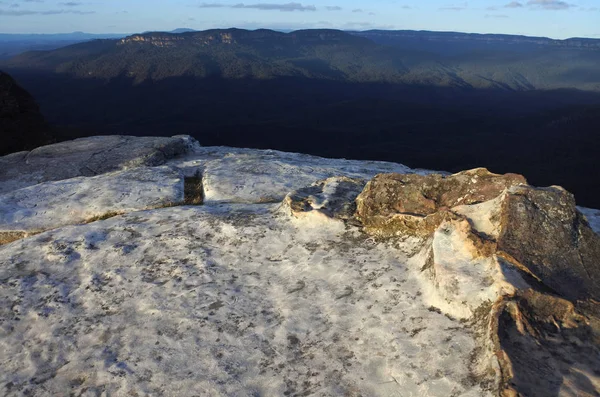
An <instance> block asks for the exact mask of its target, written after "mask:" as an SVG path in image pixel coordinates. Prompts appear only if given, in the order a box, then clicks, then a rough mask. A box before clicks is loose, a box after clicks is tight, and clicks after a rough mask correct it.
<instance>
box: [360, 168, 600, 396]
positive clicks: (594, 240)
mask: <svg viewBox="0 0 600 397" xmlns="http://www.w3.org/2000/svg"><path fill="white" fill-rule="evenodd" d="M356 202H357V211H356V217H357V219H358V220H359V221H360V222H362V223H363V225H364V226H365V231H367V232H368V233H370V234H373V235H375V236H382V237H388V238H389V237H396V238H399V239H406V238H408V237H416V238H418V239H419V240H421V241H422V242H423V245H421V246H420V247H421V249H422V251H421V253H420V254H419V255H416V256H415V258H420V259H418V260H416V262H417V263H420V264H421V266H422V272H423V275H424V276H425V278H426V279H428V280H429V283H431V285H432V286H433V290H432V291H431V292H430V300H431V302H432V305H434V306H436V307H439V308H440V309H441V310H442V311H445V312H446V313H447V314H449V315H453V316H459V317H462V318H464V319H465V320H467V321H473V320H474V319H477V318H479V320H478V321H479V324H480V325H479V327H480V329H482V331H481V346H482V352H483V351H488V352H492V353H493V354H494V355H495V356H496V357H497V360H498V363H499V370H500V372H501V379H502V381H501V384H500V386H499V393H500V395H502V396H511V397H512V396H521V395H523V396H550V395H552V396H555V395H562V394H564V393H565V390H566V391H567V393H571V394H566V395H577V396H580V395H581V396H596V395H598V394H597V393H598V390H599V389H600V383H598V379H597V375H598V374H597V372H594V371H597V368H600V359H598V357H600V356H599V355H598V352H599V351H600V349H599V346H600V326H599V325H600V317H599V316H598V314H599V313H600V305H599V303H598V301H599V300H600V236H599V235H598V234H596V233H595V232H594V230H592V228H591V227H590V225H589V223H588V221H587V220H586V217H585V216H584V215H583V214H582V213H581V212H579V211H578V209H577V207H576V206H575V199H574V197H573V195H571V194H570V193H569V192H567V191H565V190H564V189H562V188H560V187H549V188H535V187H532V186H529V185H527V184H526V181H525V179H524V178H523V177H521V176H518V175H511V174H508V175H504V176H502V175H494V174H491V173H489V172H488V171H486V170H483V169H476V170H471V171H465V172H462V173H459V174H455V175H452V176H449V177H442V176H437V175H427V176H420V175H378V176H376V177H375V178H374V179H373V180H372V181H371V182H369V183H368V184H367V185H366V187H365V189H364V190H363V192H362V193H361V194H360V195H359V196H358V198H357V200H356ZM588 212H589V213H591V211H588ZM419 261H420V262H419ZM468 319H470V320H468ZM594 374H595V375H594Z"/></svg>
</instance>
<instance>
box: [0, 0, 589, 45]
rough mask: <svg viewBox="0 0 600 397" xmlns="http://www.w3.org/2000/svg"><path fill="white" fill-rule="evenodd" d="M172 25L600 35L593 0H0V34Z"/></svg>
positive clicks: (168, 27) (165, 27)
mask: <svg viewBox="0 0 600 397" xmlns="http://www.w3.org/2000/svg"><path fill="white" fill-rule="evenodd" d="M179 27H188V28H193V29H209V28H227V27H240V28H259V27H265V28H273V29H300V28H336V29H355V30H366V29H378V28H379V29H415V30H442V31H448V30H450V31H461V32H475V33H508V34H524V35H535V36H547V37H553V38H567V37H593V38H600V0H570V1H569V0H565V1H562V0H520V1H512V0H478V1H468V2H461V1H459V2H453V1H452V0H449V1H445V0H426V1H417V0H369V1H366V0H290V1H288V0H283V1H279V0H243V1H242V0H232V1H230V0H206V1H196V0H89V1H87V0H0V32H1V33H64V32H72V31H85V32H91V33H113V32H114V33H133V32H141V31H147V30H171V29H175V28H179Z"/></svg>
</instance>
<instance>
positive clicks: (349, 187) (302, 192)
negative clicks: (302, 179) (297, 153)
mask: <svg viewBox="0 0 600 397" xmlns="http://www.w3.org/2000/svg"><path fill="white" fill-rule="evenodd" d="M365 183H366V181H365V180H362V179H354V178H348V177H332V178H328V179H325V180H322V181H318V182H316V183H314V184H312V185H311V186H308V187H305V188H302V189H298V190H296V191H294V192H291V193H290V194H288V195H287V196H286V198H285V203H286V204H287V205H288V206H289V208H290V210H291V211H292V214H293V215H295V216H296V217H300V216H302V215H309V214H314V213H318V214H322V215H324V216H327V217H330V218H335V219H342V220H350V219H352V218H353V216H354V211H355V210H356V205H355V200H356V197H357V196H358V195H359V194H360V192H361V191H362V189H363V187H364V186H365Z"/></svg>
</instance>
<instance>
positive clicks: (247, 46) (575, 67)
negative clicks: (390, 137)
mask: <svg viewBox="0 0 600 397" xmlns="http://www.w3.org/2000/svg"><path fill="white" fill-rule="evenodd" d="M378 42H379V43H383V44H391V45H392V46H385V45H381V44H378ZM557 43H559V44H557ZM598 43H600V40H583V41H581V40H579V41H577V40H571V41H565V42H560V41H556V40H550V39H538V38H526V37H520V36H497V35H467V34H458V33H433V32H401V31H400V32H397V31H396V32H384V31H369V32H359V33H354V34H349V33H346V32H342V31H336V30H302V31H295V32H291V33H282V32H276V31H272V30H264V29H263V30H255V31H247V30H241V29H227V30H208V31H203V32H195V31H186V32H185V33H165V32H149V33H143V34H136V35H132V36H128V37H126V38H122V39H116V40H95V41H93V42H86V43H81V44H78V45H74V46H69V47H65V48H60V49H57V50H54V51H51V52H32V53H27V54H23V55H20V56H17V57H14V58H12V59H11V60H10V61H8V62H6V63H5V65H6V66H5V67H6V68H9V69H14V68H18V69H29V70H46V71H49V70H52V71H56V72H59V73H62V74H68V75H74V76H80V77H94V78H103V79H112V78H115V77H117V76H127V77H130V78H132V79H133V80H135V81H136V82H142V81H146V80H160V79H163V78H168V77H177V76H195V77H202V78H205V77H208V76H220V77H223V78H275V77H284V76H286V77H298V76H303V77H308V78H319V79H331V80H341V81H355V82H385V83H395V84H404V85H406V84H410V85H415V84H417V85H426V86H441V87H463V88H468V87H470V88H502V89H508V90H531V89H557V88H576V89H582V90H591V91H600V69H599V68H598V67H597V66H598V65H599V64H600V44H598ZM583 44H586V45H583ZM507 46H510V48H512V49H514V51H507V50H506V47H507ZM532 46H534V47H535V49H536V50H532V48H533V47H532ZM411 47H412V48H411ZM438 47H440V49H439V50H437V49H436V48H438ZM480 47H481V48H484V47H485V51H483V50H481V48H480ZM476 48H477V50H475V49H476ZM497 48H500V50H498V49H497ZM427 50H429V51H427ZM450 53H451V55H449V54H450Z"/></svg>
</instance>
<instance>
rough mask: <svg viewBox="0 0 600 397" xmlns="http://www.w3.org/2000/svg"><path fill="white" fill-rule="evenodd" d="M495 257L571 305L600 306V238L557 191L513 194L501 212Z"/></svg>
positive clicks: (569, 196) (572, 200)
mask: <svg viewBox="0 0 600 397" xmlns="http://www.w3.org/2000/svg"><path fill="white" fill-rule="evenodd" d="M501 214H502V215H501V221H500V223H501V229H502V232H501V234H500V236H499V238H498V251H499V252H500V253H502V254H506V255H507V257H508V258H510V260H513V261H515V260H516V261H518V263H519V264H520V265H522V266H523V267H526V268H527V269H529V270H530V271H531V272H532V273H533V274H535V275H536V276H537V277H538V278H539V279H540V280H542V282H543V283H544V284H545V285H546V286H548V287H550V288H552V289H553V290H554V291H556V292H558V293H559V294H560V295H562V296H564V297H566V298H568V299H571V300H577V299H586V298H592V299H595V300H598V301H600V237H599V236H598V235H597V234H595V233H594V232H593V231H592V229H591V228H590V227H589V225H588V224H587V221H586V220H585V219H584V217H583V215H582V214H581V213H580V212H579V211H577V209H576V207H575V198H574V197H573V195H572V194H570V193H569V192H567V191H565V190H564V189H562V188H557V187H551V188H546V189H536V188H533V187H530V186H520V187H516V188H513V189H511V190H510V191H509V193H508V194H507V195H506V197H505V199H504V201H503V203H502V211H501Z"/></svg>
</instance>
